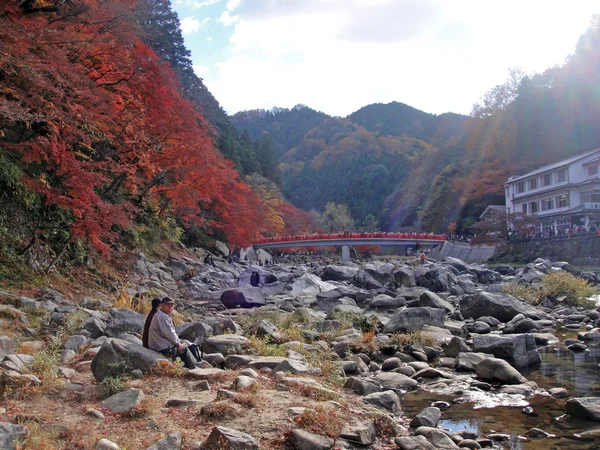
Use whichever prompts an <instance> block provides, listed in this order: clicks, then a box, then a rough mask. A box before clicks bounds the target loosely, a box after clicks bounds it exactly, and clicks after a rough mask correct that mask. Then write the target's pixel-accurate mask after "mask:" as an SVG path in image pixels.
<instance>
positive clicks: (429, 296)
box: [419, 291, 454, 313]
mask: <svg viewBox="0 0 600 450" xmlns="http://www.w3.org/2000/svg"><path fill="white" fill-rule="evenodd" d="M419 306H430V307H432V308H438V309H443V310H445V311H446V312H447V313H452V312H454V306H452V305H451V304H450V303H449V302H447V301H446V300H443V299H442V298H441V297H440V296H439V295H437V294H436V293H434V292H431V291H425V292H423V293H422V294H421V296H420V297H419Z"/></svg>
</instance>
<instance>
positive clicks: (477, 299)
mask: <svg viewBox="0 0 600 450" xmlns="http://www.w3.org/2000/svg"><path fill="white" fill-rule="evenodd" d="M460 312H461V313H462V315H463V317H465V318H469V317H470V318H473V319H479V318H480V317H483V316H492V317H494V318H496V319H498V320H499V321H501V322H508V321H509V320H511V319H512V318H513V317H515V316H516V315H517V314H523V315H525V316H526V317H533V318H539V317H540V314H541V313H540V312H539V311H538V310H536V309H535V308H534V307H533V306H531V305H529V304H527V303H525V302H524V301H522V300H519V299H517V298H516V297H513V296H512V295H510V294H505V293H502V292H478V293H476V294H473V295H466V296H464V297H463V298H462V299H461V300H460Z"/></svg>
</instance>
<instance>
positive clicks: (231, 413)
mask: <svg viewBox="0 0 600 450" xmlns="http://www.w3.org/2000/svg"><path fill="white" fill-rule="evenodd" d="M199 415H200V416H201V417H202V418H203V419H205V420H211V421H212V420H222V419H227V418H233V417H237V416H238V415H239V412H238V410H237V409H235V407H233V406H232V405H231V404H229V403H228V402H227V401H221V402H213V403H209V404H207V405H204V406H203V407H202V408H201V409H200V414H199Z"/></svg>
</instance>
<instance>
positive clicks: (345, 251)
mask: <svg viewBox="0 0 600 450" xmlns="http://www.w3.org/2000/svg"><path fill="white" fill-rule="evenodd" d="M349 261H350V247H349V246H347V245H342V262H349Z"/></svg>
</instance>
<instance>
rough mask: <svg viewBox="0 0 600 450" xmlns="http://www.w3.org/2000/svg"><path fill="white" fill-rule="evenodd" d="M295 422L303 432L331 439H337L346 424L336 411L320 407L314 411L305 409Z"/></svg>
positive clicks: (344, 419)
mask: <svg viewBox="0 0 600 450" xmlns="http://www.w3.org/2000/svg"><path fill="white" fill-rule="evenodd" d="M296 421H297V423H298V425H299V426H300V427H301V428H304V429H305V430H308V431H310V432H312V433H317V434H321V435H325V436H329V437H332V438H337V437H338V436H339V435H340V433H341V432H342V428H343V427H344V425H345V424H346V418H344V417H342V416H341V415H340V414H339V412H338V411H337V410H336V409H333V408H324V407H322V406H317V407H316V408H314V409H308V408H307V409H306V410H305V411H304V413H303V414H302V415H301V416H300V417H298V418H297V419H296Z"/></svg>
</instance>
